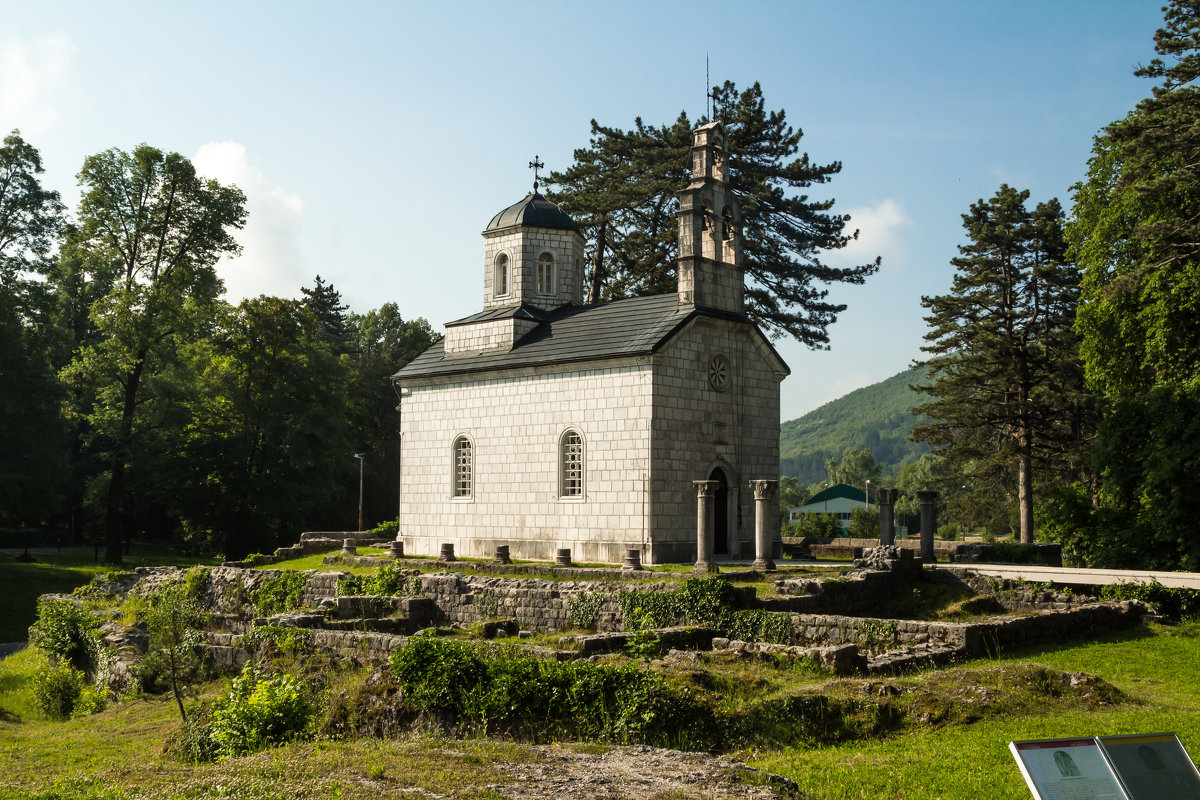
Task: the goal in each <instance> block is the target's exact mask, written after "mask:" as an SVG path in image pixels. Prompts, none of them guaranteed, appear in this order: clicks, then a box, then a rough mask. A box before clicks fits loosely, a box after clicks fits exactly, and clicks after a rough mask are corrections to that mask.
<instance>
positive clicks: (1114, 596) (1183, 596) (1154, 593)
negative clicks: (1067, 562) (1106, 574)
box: [1100, 581, 1200, 619]
mask: <svg viewBox="0 0 1200 800" xmlns="http://www.w3.org/2000/svg"><path fill="white" fill-rule="evenodd" d="M1100 597H1101V599H1103V600H1140V601H1142V602H1143V603H1146V604H1148V605H1151V606H1154V608H1155V610H1156V611H1158V613H1160V614H1162V615H1164V616H1167V617H1174V618H1175V619H1183V618H1185V617H1196V616H1200V589H1188V588H1185V587H1182V586H1163V585H1162V584H1161V583H1159V582H1158V581H1151V582H1150V583H1135V582H1132V581H1120V582H1118V583H1110V584H1109V585H1107V586H1105V587H1103V588H1102V589H1101V590H1100Z"/></svg>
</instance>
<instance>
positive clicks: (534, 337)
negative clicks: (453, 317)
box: [393, 292, 782, 380]
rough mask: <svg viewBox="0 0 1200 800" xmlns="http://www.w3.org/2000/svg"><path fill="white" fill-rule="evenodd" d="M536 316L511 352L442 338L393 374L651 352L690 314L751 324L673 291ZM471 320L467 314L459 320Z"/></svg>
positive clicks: (476, 369) (428, 374)
mask: <svg viewBox="0 0 1200 800" xmlns="http://www.w3.org/2000/svg"><path fill="white" fill-rule="evenodd" d="M509 311H511V309H510V310H509ZM537 315H538V316H540V317H541V318H542V319H543V322H541V323H540V324H539V325H538V326H537V327H536V328H534V329H533V330H532V331H530V332H529V333H527V334H525V336H523V337H521V339H520V341H518V342H517V344H516V346H514V347H513V349H512V350H484V351H480V352H478V353H458V354H455V355H454V356H452V357H450V358H447V357H446V356H445V354H444V353H443V349H442V342H438V343H436V344H435V345H433V346H432V347H430V348H429V349H428V350H426V351H425V352H424V353H422V354H421V355H419V356H417V357H416V358H414V359H413V360H412V361H410V362H408V364H407V365H405V366H404V368H403V369H401V370H400V371H399V372H397V373H396V374H395V375H394V376H393V377H395V378H397V379H400V380H407V379H410V378H422V377H432V376H435V375H450V374H454V373H458V372H479V371H484V370H493V369H507V368H510V367H527V366H537V365H543V364H555V363H563V362H570V361H593V360H596V359H603V358H620V357H627V356H635V355H645V354H649V353H653V352H655V351H656V350H657V349H658V348H659V347H660V346H662V345H663V344H665V343H666V341H667V340H668V339H669V338H670V337H671V335H672V334H673V333H674V332H675V331H677V330H679V329H680V328H681V327H683V325H684V323H686V322H687V321H688V320H689V319H691V318H692V317H694V316H710V317H720V318H724V319H734V320H739V321H742V322H746V323H747V324H752V323H750V320H749V318H748V317H746V316H745V315H744V314H729V313H724V312H719V311H712V310H707V309H697V308H693V307H691V306H681V305H680V304H679V299H678V295H676V294H675V293H674V292H671V293H669V294H661V295H654V296H652V297H635V298H631V299H629V300H614V301H613V302H611V303H600V304H597V305H590V306H564V307H563V308H559V309H556V310H554V311H538V312H537ZM477 316H478V315H477ZM472 319H473V317H467V318H465V319H464V320H459V322H460V323H462V322H466V321H467V320H472ZM756 330H757V329H756ZM764 341H765V337H764ZM768 346H769V344H768ZM780 363H782V359H781V360H780Z"/></svg>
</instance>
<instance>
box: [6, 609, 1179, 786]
mask: <svg viewBox="0 0 1200 800" xmlns="http://www.w3.org/2000/svg"><path fill="white" fill-rule="evenodd" d="M38 659H39V656H38V654H36V653H34V652H31V651H28V650H26V651H22V652H21V653H18V654H17V655H14V656H10V657H9V658H7V659H5V660H3V661H0V800H6V798H10V797H12V798H16V797H22V798H26V797H32V798H35V799H36V798H40V799H41V800H51V798H56V799H57V800H76V799H78V800H132V798H135V797H137V798H164V799H165V798H172V800H174V799H175V798H200V797H238V798H247V799H248V800H260V799H261V800H268V798H270V799H272V800H273V799H274V798H318V797H322V798H324V797H341V798H364V799H365V798H372V800H373V799H374V798H379V797H389V796H395V797H419V796H424V797H428V796H431V795H442V796H446V795H449V796H453V797H463V798H487V797H496V796H497V795H495V794H494V793H492V792H491V790H489V789H488V788H487V786H488V784H489V783H494V782H497V779H498V778H499V775H498V773H497V772H496V770H497V767H495V766H494V765H493V762H494V761H496V760H504V761H507V762H510V763H511V762H522V761H532V760H537V759H539V758H540V756H538V755H537V754H536V753H533V752H531V751H529V750H528V749H527V748H525V747H523V746H522V745H520V744H517V743H512V742H503V741H489V740H486V739H471V740H465V741H457V740H456V741H448V740H444V739H438V738H426V737H414V738H411V739H406V740H402V741H373V740H364V741H356V742H313V743H307V744H295V745H290V746H287V747H283V748H278V749H274V750H269V751H266V752H263V753H259V754H257V755H253V756H247V757H243V758H237V759H230V760H228V761H224V762H220V763H217V764H209V765H202V766H185V765H182V764H179V763H177V762H175V761H173V760H172V759H171V758H170V757H169V756H167V755H165V754H164V753H163V752H162V750H163V742H164V741H165V739H166V737H167V736H169V735H170V733H171V732H172V731H173V730H174V729H175V728H176V727H177V726H178V717H177V714H176V711H175V708H174V705H173V704H172V703H171V701H170V700H169V699H167V698H149V699H141V700H135V701H128V702H124V703H120V704H118V705H116V706H114V707H112V708H109V709H108V710H106V711H104V712H102V713H100V714H97V715H95V716H91V717H86V718H83V719H76V720H72V721H70V722H65V723H53V722H44V721H40V720H37V719H36V718H34V717H33V716H32V709H31V707H30V697H29V694H28V677H29V675H30V674H31V672H32V670H33V669H35V668H36V665H37V662H38ZM1029 662H1032V663H1035V664H1040V665H1044V666H1046V667H1049V668H1052V669H1057V670H1064V671H1069V672H1088V673H1090V674H1094V675H1099V676H1100V677H1102V678H1104V679H1105V680H1107V681H1109V682H1110V683H1112V684H1114V685H1116V686H1117V687H1118V688H1119V689H1121V690H1122V691H1124V692H1125V693H1126V694H1127V695H1129V696H1130V697H1131V698H1132V699H1133V700H1134V702H1132V703H1125V704H1121V705H1117V706H1113V707H1111V708H1108V709H1102V710H1096V711H1080V710H1078V708H1076V709H1073V710H1063V709H1060V708H1055V707H1053V704H1050V705H1048V706H1047V707H1045V708H1041V709H1039V710H1037V711H1034V712H1031V713H1022V714H1014V715H1011V716H1008V717H1002V718H992V719H985V720H983V721H980V722H976V723H973V724H969V725H956V726H943V727H938V726H932V727H929V728H925V729H918V730H915V731H910V732H908V733H905V734H902V735H898V736H892V737H889V738H884V739H879V740H871V741H860V742H854V743H848V744H842V745H838V746H832V747H822V748H804V747H789V748H783V749H775V748H771V749H762V750H758V751H754V752H745V753H740V754H737V755H739V756H740V757H742V758H744V759H746V760H747V761H748V762H749V763H751V765H752V766H755V767H758V768H761V769H766V770H770V771H772V772H777V773H780V774H783V775H786V776H788V777H790V778H792V779H793V780H795V781H796V782H797V783H798V784H799V786H800V789H801V792H802V794H803V796H804V797H806V798H809V799H810V800H826V799H827V798H872V799H874V798H883V797H886V798H905V799H906V800H938V799H942V798H944V799H945V800H950V799H951V798H971V800H984V798H987V799H988V800H991V799H992V798H1013V800H1018V799H1019V800H1027V798H1028V797H1029V792H1028V790H1027V789H1026V788H1025V785H1024V782H1023V780H1022V779H1021V776H1020V773H1019V772H1018V770H1017V767H1016V764H1015V762H1014V761H1013V759H1012V757H1011V756H1010V755H1009V752H1008V742H1009V741H1010V740H1012V739H1031V738H1049V737H1059V736H1080V735H1087V736H1090V735H1097V734H1111V733H1135V732H1143V733H1145V732H1155V731H1175V732H1178V733H1179V735H1180V737H1181V738H1182V739H1183V742H1184V745H1185V746H1186V747H1187V748H1188V750H1189V752H1190V753H1191V754H1192V755H1193V758H1195V757H1196V755H1197V754H1198V751H1200V681H1197V673H1198V671H1200V667H1198V665H1200V623H1191V624H1187V625H1180V626H1174V627H1167V626H1151V627H1150V628H1148V629H1146V630H1142V631H1138V632H1135V633H1133V634H1123V635H1119V636H1111V637H1107V638H1102V639H1099V640H1097V641H1093V642H1087V643H1082V644H1074V645H1063V646H1060V647H1055V648H1051V649H1048V650H1047V649H1042V650H1038V651H1036V652H1034V651H1030V652H1016V653H1012V654H1010V655H1008V656H1006V657H1004V658H1000V659H995V660H980V661H973V662H969V663H965V664H961V665H958V666H956V667H954V668H953V669H950V670H945V671H943V673H944V674H943V675H942V676H941V677H943V678H944V680H943V681H942V683H944V684H946V685H947V686H954V685H955V682H956V678H957V675H958V673H959V671H960V670H980V669H990V668H993V667H1002V666H1006V665H1014V664H1019V663H1029ZM798 679H799V680H801V681H802V682H805V683H809V682H811V680H812V678H811V677H808V676H798ZM918 679H919V678H918V676H912V677H900V678H897V679H894V680H893V681H892V682H894V683H896V684H898V685H901V686H903V685H905V684H906V683H910V682H912V681H915V680H918ZM747 683H752V681H749V680H747ZM221 689H222V684H221V683H220V682H216V683H214V684H210V685H209V686H208V687H207V689H206V693H207V694H208V695H209V696H213V695H215V694H216V693H217V692H219V691H221ZM193 704H194V701H193Z"/></svg>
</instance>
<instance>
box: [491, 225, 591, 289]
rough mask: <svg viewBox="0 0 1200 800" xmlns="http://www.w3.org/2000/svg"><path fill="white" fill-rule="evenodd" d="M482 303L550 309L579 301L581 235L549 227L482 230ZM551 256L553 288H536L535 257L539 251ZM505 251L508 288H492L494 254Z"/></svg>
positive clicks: (581, 262) (581, 261)
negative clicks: (545, 292) (545, 291)
mask: <svg viewBox="0 0 1200 800" xmlns="http://www.w3.org/2000/svg"><path fill="white" fill-rule="evenodd" d="M483 237H484V247H483V265H484V266H483V307H484V308H485V309H487V308H496V307H499V306H515V305H520V304H522V303H524V304H526V305H531V306H535V307H537V308H544V309H553V308H558V307H559V306H561V305H565V304H566V303H574V304H576V305H581V304H582V303H583V297H584V287H583V237H582V236H580V235H579V234H578V233H575V232H574V231H565V230H553V229H550V228H519V227H513V228H505V229H503V230H499V231H487V232H485V233H484V234H483ZM546 252H548V253H550V254H551V255H553V256H554V269H555V279H554V292H553V294H549V295H543V294H538V292H537V261H538V256H540V255H541V254H542V253H546ZM500 253H506V254H507V255H508V263H509V278H508V288H509V292H508V294H506V295H502V296H500V297H497V296H496V295H495V294H494V293H493V292H494V289H493V281H494V280H495V264H496V256H498V255H499V254H500Z"/></svg>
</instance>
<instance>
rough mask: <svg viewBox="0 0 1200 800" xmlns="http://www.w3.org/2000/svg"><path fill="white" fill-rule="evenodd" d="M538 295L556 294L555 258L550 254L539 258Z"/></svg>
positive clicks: (543, 254)
mask: <svg viewBox="0 0 1200 800" xmlns="http://www.w3.org/2000/svg"><path fill="white" fill-rule="evenodd" d="M537 293H538V294H554V256H552V255H550V254H549V253H542V254H541V255H540V256H538V262H537Z"/></svg>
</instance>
